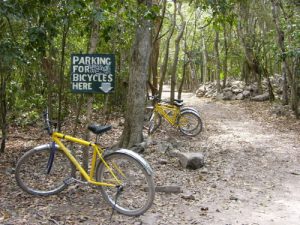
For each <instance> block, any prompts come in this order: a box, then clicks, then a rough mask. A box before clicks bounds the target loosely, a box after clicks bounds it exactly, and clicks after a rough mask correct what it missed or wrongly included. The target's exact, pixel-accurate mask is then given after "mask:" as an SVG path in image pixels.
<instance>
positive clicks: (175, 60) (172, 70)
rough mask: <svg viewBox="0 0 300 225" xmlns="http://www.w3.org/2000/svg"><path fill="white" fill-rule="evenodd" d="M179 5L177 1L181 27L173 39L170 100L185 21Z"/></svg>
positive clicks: (172, 97)
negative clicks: (173, 51)
mask: <svg viewBox="0 0 300 225" xmlns="http://www.w3.org/2000/svg"><path fill="white" fill-rule="evenodd" d="M181 6H182V4H181V3H179V5H178V13H179V15H180V17H181V20H182V24H181V28H180V30H179V33H178V35H177V37H176V39H175V53H174V59H173V64H172V67H171V72H170V73H171V92H170V94H171V95H170V101H171V102H173V101H174V98H175V86H176V77H177V74H176V72H177V65H178V55H179V50H180V40H181V39H182V37H183V33H184V30H185V25H186V22H185V21H184V19H183V15H182V13H181Z"/></svg>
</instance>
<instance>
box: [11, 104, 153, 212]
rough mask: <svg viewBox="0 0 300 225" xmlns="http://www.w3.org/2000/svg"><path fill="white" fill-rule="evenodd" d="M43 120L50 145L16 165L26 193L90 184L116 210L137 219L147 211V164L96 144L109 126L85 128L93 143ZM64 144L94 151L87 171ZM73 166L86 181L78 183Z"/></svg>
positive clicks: (135, 156)
mask: <svg viewBox="0 0 300 225" xmlns="http://www.w3.org/2000/svg"><path fill="white" fill-rule="evenodd" d="M44 120H45V124H46V129H47V131H48V134H49V135H50V136H51V139H52V142H51V143H49V144H44V145H40V146H37V147H35V148H33V149H31V150H29V151H28V152H26V153H25V154H24V155H23V156H22V157H21V158H20V159H19V161H18V162H17V165H16V169H15V177H16V181H17V184H18V185H19V186H20V187H21V188H22V189H23V190H24V191H26V192H28V193H30V194H33V195H39V196H48V195H53V194H57V193H59V192H61V191H62V190H64V189H65V188H66V187H67V186H68V185H70V184H72V183H74V182H80V183H84V184H89V185H92V186H94V187H97V188H99V189H100V192H101V194H102V196H103V197H104V199H105V200H106V201H107V202H108V203H109V204H110V205H111V206H112V207H113V209H115V210H116V211H118V212H120V213H122V214H125V215H128V216H137V215H141V214H143V213H144V212H145V211H146V210H148V209H149V208H150V207H151V205H152V203H153V200H154V195H155V187H154V182H153V171H152V169H151V167H150V165H149V164H148V162H147V161H146V160H145V159H143V158H142V157H141V156H140V155H138V154H137V153H135V152H133V151H130V150H127V149H119V150H116V151H113V152H112V151H108V150H106V149H105V148H103V147H101V146H100V143H98V136H99V135H100V134H103V133H104V132H106V131H108V130H110V129H111V126H109V125H105V126H100V125H91V126H89V127H88V129H89V130H90V131H91V132H93V133H94V134H96V135H97V138H96V142H95V143H94V142H90V141H85V140H83V139H80V138H76V137H72V136H69V135H65V134H63V133H60V132H56V131H55V129H53V126H55V123H54V122H52V121H51V120H49V115H48V110H47V111H46V112H45V113H44ZM63 142H71V143H75V144H79V145H83V146H88V147H90V148H92V149H93V156H92V160H91V165H90V171H89V172H88V171H86V170H85V169H84V168H83V167H82V166H81V165H80V163H79V162H78V160H77V159H76V158H75V156H74V155H73V154H72V151H70V150H69V149H68V148H67V147H66V146H65V144H66V143H63ZM72 166H73V167H74V166H75V168H76V169H77V170H78V171H79V172H80V174H81V175H82V177H83V178H84V180H85V181H81V180H77V179H76V177H75V173H74V172H72V171H74V170H73V169H72Z"/></svg>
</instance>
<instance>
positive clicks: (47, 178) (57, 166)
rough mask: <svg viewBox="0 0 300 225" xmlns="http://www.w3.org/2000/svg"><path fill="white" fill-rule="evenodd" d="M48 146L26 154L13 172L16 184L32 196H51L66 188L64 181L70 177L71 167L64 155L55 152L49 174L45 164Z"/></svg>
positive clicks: (46, 162) (48, 152) (48, 150)
mask: <svg viewBox="0 0 300 225" xmlns="http://www.w3.org/2000/svg"><path fill="white" fill-rule="evenodd" d="M50 152H51V150H50V148H49V145H47V146H46V145H45V146H44V147H41V148H34V149H31V150H30V151H28V152H26V153H25V154H24V155H23V156H22V157H21V158H20V160H19V161H18V163H17V166H16V171H15V177H16V181H17V184H18V185H19V186H20V187H21V188H22V189H23V190H24V191H26V192H28V193H30V194H33V195H43V196H47V195H52V194H56V193H58V192H60V191H62V190H63V189H64V188H66V186H67V184H66V183H65V180H66V179H67V178H70V177H71V176H72V167H71V163H70V161H69V159H68V158H67V157H66V156H65V154H64V153H63V152H62V151H60V150H57V151H56V153H55V159H54V162H53V165H52V168H51V171H50V173H49V174H47V164H48V159H49V155H50Z"/></svg>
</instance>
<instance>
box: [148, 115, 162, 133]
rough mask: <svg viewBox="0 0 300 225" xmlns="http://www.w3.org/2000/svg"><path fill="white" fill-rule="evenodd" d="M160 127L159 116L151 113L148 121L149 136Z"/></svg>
mask: <svg viewBox="0 0 300 225" xmlns="http://www.w3.org/2000/svg"><path fill="white" fill-rule="evenodd" d="M160 125H161V115H159V114H158V113H157V112H153V113H152V115H151V117H150V120H149V134H152V133H154V131H156V130H157V128H159V126H160Z"/></svg>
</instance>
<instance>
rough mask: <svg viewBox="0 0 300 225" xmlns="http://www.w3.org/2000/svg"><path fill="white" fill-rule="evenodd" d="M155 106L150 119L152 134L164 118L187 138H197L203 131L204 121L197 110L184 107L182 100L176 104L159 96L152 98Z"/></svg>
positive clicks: (152, 108) (176, 101)
mask: <svg viewBox="0 0 300 225" xmlns="http://www.w3.org/2000/svg"><path fill="white" fill-rule="evenodd" d="M150 100H152V101H153V106H151V107H148V109H150V110H151V116H150V119H149V125H148V129H149V133H150V134H152V133H153V132H154V131H155V130H156V129H157V128H158V127H159V126H160V125H161V123H162V118H163V119H164V120H166V121H167V122H168V123H169V124H171V125H172V126H173V127H176V128H178V129H179V130H180V132H181V133H183V134H185V135H187V136H196V135H198V134H199V133H200V132H201V131H202V120H201V118H200V114H199V113H198V111H197V110H195V109H194V108H192V107H184V106H183V101H182V100H175V101H174V103H169V102H165V101H162V100H161V99H160V98H159V97H158V96H151V97H150Z"/></svg>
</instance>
